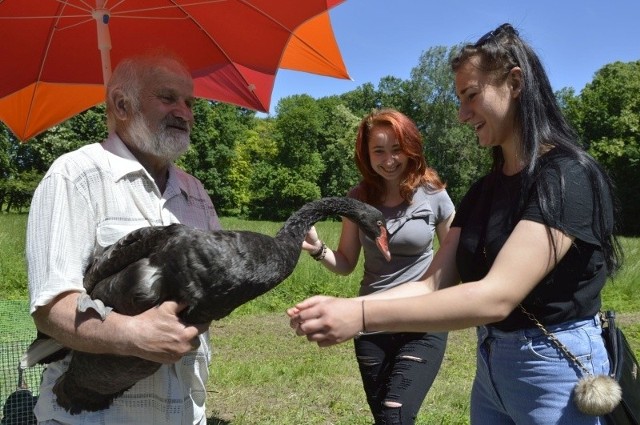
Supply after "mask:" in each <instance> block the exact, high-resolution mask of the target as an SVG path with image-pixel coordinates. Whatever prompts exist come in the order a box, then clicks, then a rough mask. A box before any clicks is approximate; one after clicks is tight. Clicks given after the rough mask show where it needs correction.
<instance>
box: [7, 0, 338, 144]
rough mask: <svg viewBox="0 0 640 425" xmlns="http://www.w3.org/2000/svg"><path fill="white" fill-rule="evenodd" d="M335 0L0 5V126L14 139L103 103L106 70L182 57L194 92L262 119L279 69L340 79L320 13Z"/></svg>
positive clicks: (39, 0)
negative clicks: (145, 57)
mask: <svg viewBox="0 0 640 425" xmlns="http://www.w3.org/2000/svg"><path fill="white" fill-rule="evenodd" d="M343 1H344V0H114V1H111V0H95V5H93V4H89V0H0V40H2V41H1V42H0V57H1V58H2V63H3V64H2V65H0V120H2V121H3V122H4V123H5V124H6V125H7V126H8V127H9V128H10V129H11V130H12V131H13V133H14V134H15V135H16V136H17V137H18V138H19V139H20V140H23V141H24V140H27V139H29V138H31V137H33V136H35V135H37V134H39V133H40V132H42V131H44V130H46V129H47V128H49V127H51V126H53V125H55V124H58V123H60V122H62V121H64V120H65V119H67V118H69V117H71V116H73V115H75V114H77V113H79V112H82V111H84V110H85V109H88V108H90V107H91V106H94V105H96V104H98V103H100V102H103V101H104V96H105V90H104V84H105V83H106V82H107V81H108V79H109V76H110V73H111V67H112V64H113V65H114V66H115V65H116V64H117V63H118V62H119V61H120V60H121V59H123V58H125V57H128V56H132V55H136V54H141V53H144V52H147V51H149V50H153V49H159V48H162V49H166V50H168V51H171V52H174V53H176V54H177V55H179V56H180V57H181V58H183V59H184V61H185V62H186V64H187V66H188V67H189V69H190V70H191V72H192V75H193V77H194V90H195V95H196V96H198V97H202V98H206V99H212V100H218V101H222V102H226V103H231V104H234V105H238V106H243V107H246V108H249V109H255V110H258V111H263V112H267V111H268V109H269V103H270V100H271V92H272V89H273V84H274V80H275V76H276V73H277V70H278V69H279V68H280V67H283V68H287V69H292V70H298V71H305V72H311V73H315V74H320V75H327V76H331V77H336V78H347V79H348V78H349V75H348V73H347V71H346V68H345V65H344V62H343V60H342V56H341V54H340V51H339V48H338V46H337V43H336V40H335V37H334V34H333V29H332V27H331V21H330V18H329V13H328V10H329V9H331V8H332V7H334V6H336V5H338V4H340V3H342V2H343Z"/></svg>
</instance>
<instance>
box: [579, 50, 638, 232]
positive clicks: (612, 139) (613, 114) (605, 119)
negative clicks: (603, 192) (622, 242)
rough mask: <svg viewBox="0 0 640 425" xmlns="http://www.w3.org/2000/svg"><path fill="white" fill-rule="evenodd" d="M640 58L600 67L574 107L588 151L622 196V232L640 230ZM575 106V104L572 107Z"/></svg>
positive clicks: (619, 196) (619, 195)
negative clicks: (639, 219)
mask: <svg viewBox="0 0 640 425" xmlns="http://www.w3.org/2000/svg"><path fill="white" fill-rule="evenodd" d="M638 93H640V61H635V62H628V63H623V62H614V63H611V64H608V65H605V66H604V67H603V68H601V69H600V70H599V71H597V72H596V74H595V77H594V79H593V81H592V82H591V83H589V84H587V85H586V86H585V88H584V89H583V90H582V93H581V94H580V100H579V102H576V104H575V105H572V108H573V109H577V110H578V111H579V112H570V113H571V114H573V115H572V117H573V118H574V119H576V121H577V126H576V127H577V129H578V132H579V133H580V136H581V138H582V140H583V141H584V143H585V144H586V146H587V148H588V149H589V152H590V153H591V154H592V155H593V156H594V157H595V158H596V159H597V160H598V161H599V162H600V163H601V164H602V165H603V166H604V167H605V168H606V169H607V170H608V171H609V173H610V174H611V176H612V177H613V179H614V181H615V183H616V184H617V195H618V198H619V199H620V200H621V201H622V203H621V206H622V232H623V233H627V234H633V235H637V234H640V223H639V222H638V220H637V217H638V216H639V215H640V197H638V193H639V192H640V179H639V178H638V177H639V176H640V96H638ZM569 109H570V111H571V108H569Z"/></svg>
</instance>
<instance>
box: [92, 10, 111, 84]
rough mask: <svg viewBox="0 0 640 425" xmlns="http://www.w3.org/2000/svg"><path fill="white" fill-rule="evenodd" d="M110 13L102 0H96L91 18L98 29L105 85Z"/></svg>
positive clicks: (108, 65) (108, 60)
mask: <svg viewBox="0 0 640 425" xmlns="http://www.w3.org/2000/svg"><path fill="white" fill-rule="evenodd" d="M110 18H111V14H110V12H109V10H108V9H105V8H104V0H96V8H95V10H94V11H93V19H95V21H96V29H97V30H98V49H99V50H100V59H102V81H103V82H104V85H105V86H106V85H107V83H108V82H109V78H111V35H110V34H109V19H110Z"/></svg>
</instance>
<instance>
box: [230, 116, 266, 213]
mask: <svg viewBox="0 0 640 425" xmlns="http://www.w3.org/2000/svg"><path fill="white" fill-rule="evenodd" d="M273 128H274V124H273V120H272V119H256V124H255V126H254V127H253V128H252V129H251V130H248V131H247V133H246V137H245V139H244V141H243V142H242V143H238V144H236V148H235V156H234V160H233V162H232V164H231V167H230V168H229V181H230V183H231V188H232V191H233V194H234V197H235V203H236V206H237V212H238V214H240V215H243V216H248V215H249V210H248V207H249V206H250V205H251V202H252V200H253V199H261V196H262V194H263V193H262V192H263V188H262V187H261V186H260V183H256V184H253V183H252V180H253V179H254V176H257V175H258V173H259V170H261V169H262V166H261V164H271V163H273V162H274V160H275V158H276V156H277V154H278V146H277V144H276V142H275V140H273V132H274V129H273ZM254 186H255V187H257V192H258V194H254V193H253V191H252V187H254Z"/></svg>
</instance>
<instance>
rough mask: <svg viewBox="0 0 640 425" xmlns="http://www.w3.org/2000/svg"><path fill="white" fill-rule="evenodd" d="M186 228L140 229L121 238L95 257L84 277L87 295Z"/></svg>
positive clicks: (172, 226) (157, 227)
mask: <svg viewBox="0 0 640 425" xmlns="http://www.w3.org/2000/svg"><path fill="white" fill-rule="evenodd" d="M185 228H186V226H184V225H181V224H172V225H170V226H166V227H164V226H163V227H159V226H152V227H142V228H140V229H137V230H134V231H132V232H130V233H128V234H127V235H125V236H123V237H122V238H121V239H120V240H119V241H118V242H116V243H114V244H113V245H111V246H110V247H108V248H107V249H106V250H105V251H104V252H103V253H102V254H100V255H97V256H96V257H95V258H94V259H93V262H92V264H91V265H90V266H89V268H88V269H87V272H86V273H85V276H84V287H85V289H86V290H87V292H88V293H89V294H91V292H92V291H93V289H94V287H95V285H96V284H97V283H98V282H100V281H101V280H103V279H105V278H107V277H109V276H112V275H114V274H116V273H118V272H120V271H122V270H123V269H124V268H125V267H127V266H128V265H130V264H132V263H135V262H136V261H138V260H140V259H142V258H145V257H148V256H149V254H150V253H151V252H153V251H154V250H156V249H157V247H158V246H159V245H162V244H164V243H165V242H166V240H167V239H169V238H171V237H172V236H173V235H175V234H176V233H179V232H183V231H184V230H185Z"/></svg>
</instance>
